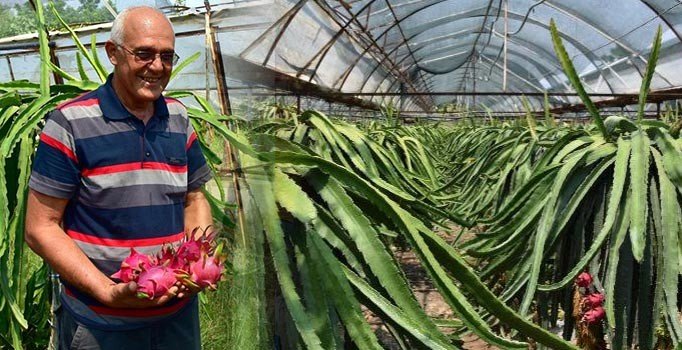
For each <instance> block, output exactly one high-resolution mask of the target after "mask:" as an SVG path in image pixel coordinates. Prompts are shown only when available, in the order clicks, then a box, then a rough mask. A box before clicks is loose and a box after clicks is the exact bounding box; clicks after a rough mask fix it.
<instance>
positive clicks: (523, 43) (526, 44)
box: [360, 38, 606, 91]
mask: <svg viewBox="0 0 682 350" xmlns="http://www.w3.org/2000/svg"><path fill="white" fill-rule="evenodd" d="M517 41H519V42H520V43H517ZM513 42H514V43H516V44H518V45H519V47H533V48H534V49H535V52H536V53H537V52H541V53H543V54H544V55H545V56H547V57H549V58H551V57H553V56H551V55H550V54H549V53H548V52H546V51H545V50H544V49H543V48H542V47H541V46H538V45H536V44H535V43H533V42H530V41H526V40H524V39H521V38H514V39H513ZM422 48H423V47H422ZM395 49H397V47H396V48H394V50H395ZM419 49H421V48H419ZM415 51H416V50H415ZM524 59H525V60H528V58H527V57H525V58H524ZM548 61H551V59H548ZM591 62H592V61H591ZM397 63H398V64H399V63H402V62H397ZM592 63H593V64H594V62H592ZM462 65H463V64H462ZM378 66H379V65H378V64H377V65H376V66H375V68H374V69H373V70H372V72H371V73H370V74H368V75H367V78H365V81H364V82H363V85H361V87H360V91H362V90H363V89H364V85H365V84H366V83H367V81H368V80H369V77H370V76H371V75H372V74H374V71H376V68H377V67H378ZM460 67H461V66H460ZM460 67H457V69H458V68H460ZM386 77H387V75H385V76H384V78H383V79H382V81H381V82H380V83H379V85H381V83H383V80H385V79H386ZM542 77H544V76H542ZM548 79H550V78H548ZM551 80H554V78H551ZM538 81H539V79H538ZM605 81H606V79H605ZM562 85H564V86H566V85H565V83H562Z"/></svg>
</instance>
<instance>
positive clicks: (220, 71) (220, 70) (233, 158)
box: [204, 0, 246, 245]
mask: <svg viewBox="0 0 682 350" xmlns="http://www.w3.org/2000/svg"><path fill="white" fill-rule="evenodd" d="M204 6H205V7H206V16H205V21H206V24H205V31H206V43H207V44H208V45H209V48H210V52H211V59H212V61H213V71H214V73H215V75H216V80H217V83H218V85H217V86H216V88H217V89H218V97H219V98H220V111H221V113H223V114H232V110H231V107H230V101H229V98H228V96H227V84H226V83H225V69H224V67H223V65H222V56H221V55H220V51H219V49H218V47H217V45H216V43H217V42H216V38H215V34H214V32H213V30H212V29H211V5H210V4H209V3H208V0H204ZM207 59H208V58H207ZM207 97H208V96H207ZM227 127H228V128H230V129H233V128H232V124H231V123H227ZM225 158H226V160H227V167H228V168H229V169H230V172H231V176H232V185H233V188H234V199H235V202H237V203H236V204H237V221H238V223H239V231H240V234H241V236H242V244H243V245H246V237H245V233H244V206H243V205H242V200H241V195H240V191H239V172H238V171H237V167H238V164H239V161H238V159H239V158H238V155H237V153H236V151H233V150H232V146H231V145H230V143H229V142H227V143H226V144H225Z"/></svg>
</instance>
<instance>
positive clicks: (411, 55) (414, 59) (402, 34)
mask: <svg viewBox="0 0 682 350" xmlns="http://www.w3.org/2000/svg"><path fill="white" fill-rule="evenodd" d="M384 1H385V2H386V5H387V6H388V8H389V10H391V14H392V15H393V19H395V20H396V21H398V16H396V14H395V11H394V10H393V7H392V6H391V3H390V2H389V0H384ZM398 31H399V32H400V35H401V36H402V37H403V40H407V38H406V37H405V32H403V28H402V27H401V26H400V24H398ZM407 51H408V53H409V56H410V57H412V60H413V61H414V63H417V59H416V58H415V57H414V52H413V51H412V49H410V46H409V45H407ZM408 76H409V75H408ZM419 76H420V77H421V79H422V81H424V73H422V72H419ZM410 79H412V78H411V77H410ZM424 84H425V85H426V86H425V88H426V91H429V87H428V84H426V82H425V81H424ZM431 102H432V104H433V102H434V101H433V97H431Z"/></svg>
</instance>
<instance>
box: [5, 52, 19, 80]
mask: <svg viewBox="0 0 682 350" xmlns="http://www.w3.org/2000/svg"><path fill="white" fill-rule="evenodd" d="M5 59H7V66H8V67H9V77H10V79H12V81H14V80H16V78H14V70H13V69H12V61H11V60H10V59H9V56H5Z"/></svg>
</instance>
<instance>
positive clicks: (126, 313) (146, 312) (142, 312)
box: [88, 298, 190, 317]
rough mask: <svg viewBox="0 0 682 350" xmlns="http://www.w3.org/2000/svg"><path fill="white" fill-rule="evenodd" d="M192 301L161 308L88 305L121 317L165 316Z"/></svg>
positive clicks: (184, 300)
mask: <svg viewBox="0 0 682 350" xmlns="http://www.w3.org/2000/svg"><path fill="white" fill-rule="evenodd" d="M189 301H190V299H189V298H187V299H183V300H181V301H180V302H178V303H177V304H174V305H171V306H165V307H163V306H162V307H159V308H148V309H117V308H111V307H106V306H88V307H89V308H90V309H91V310H92V311H94V312H96V313H98V314H100V315H107V316H119V317H153V316H163V315H169V314H172V313H174V312H176V311H178V310H180V309H181V308H182V307H183V306H185V305H187V303H188V302H189Z"/></svg>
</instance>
